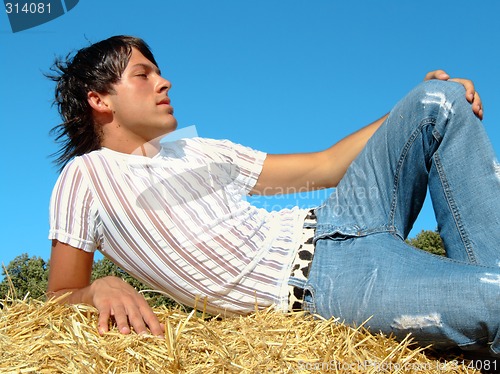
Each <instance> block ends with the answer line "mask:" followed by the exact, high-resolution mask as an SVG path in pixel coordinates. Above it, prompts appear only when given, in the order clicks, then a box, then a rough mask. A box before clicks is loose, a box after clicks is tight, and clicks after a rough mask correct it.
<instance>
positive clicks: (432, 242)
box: [407, 230, 446, 256]
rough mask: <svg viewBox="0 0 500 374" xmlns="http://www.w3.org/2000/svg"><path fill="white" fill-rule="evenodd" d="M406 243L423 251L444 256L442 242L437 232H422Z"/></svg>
mask: <svg viewBox="0 0 500 374" xmlns="http://www.w3.org/2000/svg"><path fill="white" fill-rule="evenodd" d="M407 242H408V244H410V245H411V246H413V247H416V248H420V249H423V250H424V251H427V252H430V253H433V254H435V255H440V256H445V255H446V251H445V249H444V244H443V240H442V239H441V236H439V233H438V232H437V231H430V230H422V231H420V232H419V233H418V234H417V236H416V237H415V238H412V239H408V240H407Z"/></svg>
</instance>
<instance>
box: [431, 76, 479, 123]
mask: <svg viewBox="0 0 500 374" xmlns="http://www.w3.org/2000/svg"><path fill="white" fill-rule="evenodd" d="M430 79H439V80H445V81H452V82H457V83H461V84H462V85H463V86H464V87H465V97H466V99H467V101H468V102H469V103H471V105H472V111H473V112H474V114H475V115H476V116H477V117H478V118H479V119H481V120H482V119H483V104H482V102H481V98H480V97H479V94H478V93H477V92H476V90H475V88H474V83H472V81H471V80H469V79H463V78H450V76H449V75H448V74H447V73H446V72H445V71H443V70H434V71H431V72H429V73H427V75H426V76H425V78H424V81H428V80H430Z"/></svg>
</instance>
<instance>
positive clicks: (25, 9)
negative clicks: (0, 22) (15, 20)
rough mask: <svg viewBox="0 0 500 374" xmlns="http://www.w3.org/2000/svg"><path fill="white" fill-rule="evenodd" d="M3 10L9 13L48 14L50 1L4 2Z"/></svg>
mask: <svg viewBox="0 0 500 374" xmlns="http://www.w3.org/2000/svg"><path fill="white" fill-rule="evenodd" d="M5 11H6V12H7V14H10V13H16V14H18V13H26V14H28V13H30V14H42V13H49V14H50V3H24V4H19V3H5Z"/></svg>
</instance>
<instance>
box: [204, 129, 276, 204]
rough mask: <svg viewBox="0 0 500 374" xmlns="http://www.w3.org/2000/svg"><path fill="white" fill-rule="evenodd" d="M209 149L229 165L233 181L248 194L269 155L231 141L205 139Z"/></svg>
mask: <svg viewBox="0 0 500 374" xmlns="http://www.w3.org/2000/svg"><path fill="white" fill-rule="evenodd" d="M204 140H205V141H206V142H207V143H206V145H208V146H209V147H208V148H212V150H213V152H216V153H218V154H219V156H220V157H221V158H222V160H223V162H225V163H227V165H229V166H228V172H229V174H230V176H231V179H233V180H234V181H235V183H236V184H237V185H238V186H240V187H241V188H242V189H243V190H244V191H245V192H246V193H247V194H248V193H250V191H251V190H252V188H253V187H254V186H255V184H256V183H257V179H258V178H259V175H260V173H261V172H262V167H263V165H264V160H265V159H266V156H267V154H266V153H264V152H261V151H257V150H255V149H253V148H250V147H246V146H243V145H241V144H237V143H233V142H231V141H230V140H213V139H204Z"/></svg>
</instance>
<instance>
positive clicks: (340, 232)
mask: <svg viewBox="0 0 500 374" xmlns="http://www.w3.org/2000/svg"><path fill="white" fill-rule="evenodd" d="M499 178H500V166H499V163H498V161H497V159H496V157H495V154H494V151H493V149H492V146H491V144H490V142H489V139H488V137H487V135H486V133H485V131H484V128H483V126H482V123H481V122H480V121H479V120H478V119H477V118H476V117H475V115H474V113H473V112H472V109H471V105H470V104H469V103H468V102H467V100H466V99H465V90H464V88H463V86H462V85H461V84H458V83H453V82H443V81H429V82H424V83H422V84H420V85H419V86H417V87H416V88H415V89H414V90H413V91H411V92H410V93H409V94H408V95H407V96H406V97H405V98H404V99H403V100H402V101H400V102H399V103H398V104H397V105H396V107H395V108H394V109H393V110H392V112H391V113H390V115H389V117H388V119H387V120H386V121H385V123H384V124H383V125H382V126H381V127H380V129H379V130H378V131H377V132H376V133H375V134H374V135H373V137H372V138H371V139H370V141H369V142H368V144H367V146H366V147H365V149H364V150H363V151H362V152H361V154H360V155H359V156H358V157H357V158H356V160H355V161H354V162H353V163H352V165H351V166H350V168H349V170H348V172H347V173H346V175H345V176H344V178H343V179H342V181H341V182H340V183H339V185H338V187H337V188H336V190H335V191H334V193H333V194H332V195H331V197H330V198H329V199H328V200H327V201H326V202H325V203H324V204H323V205H322V206H321V207H319V208H318V209H317V210H316V215H317V217H318V224H317V231H316V236H315V241H316V249H315V255H314V260H313V264H312V267H311V271H310V274H309V279H308V281H307V283H306V285H305V288H306V296H305V308H306V309H307V310H309V311H311V312H313V313H317V314H319V315H321V316H323V317H326V318H329V317H331V316H334V317H337V318H339V319H340V320H341V321H344V322H346V323H349V324H355V325H360V324H362V323H363V322H365V321H367V320H368V322H367V323H366V326H367V327H369V328H370V330H371V331H372V332H378V331H382V332H384V333H386V334H391V333H393V334H394V335H396V336H397V337H399V338H404V337H405V336H406V335H407V334H408V333H411V334H412V336H413V337H414V339H415V340H416V341H418V342H419V343H420V344H422V345H427V344H430V343H432V344H433V345H434V347H436V348H438V349H448V348H453V347H457V346H458V347H460V348H462V349H464V350H483V351H487V352H488V354H493V355H497V356H499V357H500V336H499V322H500V267H499V266H500V198H499V197H500V196H499V192H500V180H499ZM427 188H429V191H430V195H431V198H432V203H433V207H434V210H435V213H436V217H437V222H438V228H439V230H440V233H441V235H442V237H443V239H444V242H445V247H446V251H447V256H448V257H447V258H445V257H440V256H435V255H432V254H429V253H427V252H423V251H421V250H418V249H415V248H413V247H411V246H409V245H407V244H406V243H405V242H404V238H406V236H407V235H408V233H409V231H410V230H411V228H412V225H413V222H414V221H415V219H416V217H417V215H418V213H419V211H420V209H421V206H422V204H423V201H424V198H425V195H426V192H427ZM489 349H490V351H488V350H489Z"/></svg>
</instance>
